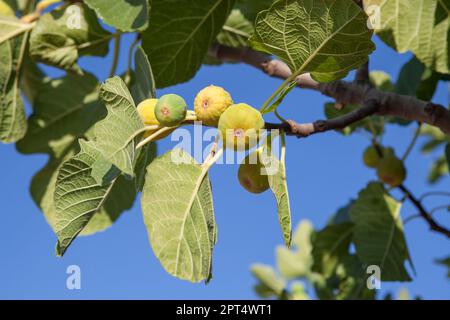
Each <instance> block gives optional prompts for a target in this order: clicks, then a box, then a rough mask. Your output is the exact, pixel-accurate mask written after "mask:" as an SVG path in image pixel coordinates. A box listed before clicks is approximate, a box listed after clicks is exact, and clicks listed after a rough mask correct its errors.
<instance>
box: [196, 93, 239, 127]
mask: <svg viewBox="0 0 450 320" xmlns="http://www.w3.org/2000/svg"><path fill="white" fill-rule="evenodd" d="M232 104H233V100H232V99H231V96H230V94H229V93H228V92H227V91H225V90H224V89H223V88H221V87H217V86H213V85H210V86H208V87H206V88H204V89H202V90H201V91H200V92H199V93H198V94H197V96H196V97H195V100H194V110H195V113H196V115H197V120H198V121H202V122H203V124H204V125H207V126H212V127H217V124H218V122H219V119H220V116H221V115H222V113H223V112H224V111H225V110H226V109H227V108H228V107H229V106H231V105H232Z"/></svg>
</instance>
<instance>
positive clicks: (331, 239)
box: [312, 223, 353, 277]
mask: <svg viewBox="0 0 450 320" xmlns="http://www.w3.org/2000/svg"><path fill="white" fill-rule="evenodd" d="M352 236H353V224H352V223H341V224H335V225H329V226H327V227H325V228H324V229H323V230H321V231H319V232H317V233H316V236H315V239H314V242H313V250H312V255H313V257H314V266H313V270H315V271H317V272H319V273H321V274H323V275H324V276H325V277H329V276H330V275H331V274H332V273H333V272H334V271H335V269H336V267H337V265H338V263H339V262H340V261H342V258H343V257H346V256H348V249H349V247H350V243H351V241H352Z"/></svg>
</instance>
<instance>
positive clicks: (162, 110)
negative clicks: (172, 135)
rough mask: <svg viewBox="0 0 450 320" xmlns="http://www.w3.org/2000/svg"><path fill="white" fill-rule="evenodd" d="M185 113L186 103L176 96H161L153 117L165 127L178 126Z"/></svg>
mask: <svg viewBox="0 0 450 320" xmlns="http://www.w3.org/2000/svg"><path fill="white" fill-rule="evenodd" d="M186 113H187V105H186V102H185V101H184V99H183V98H182V97H180V96H179V95H176V94H166V95H164V96H162V97H161V98H159V100H158V102H157V103H156V106H155V117H156V119H157V120H158V121H159V123H160V124H161V125H163V126H165V127H175V126H177V125H179V124H180V123H181V122H182V121H183V120H184V119H185V118H186Z"/></svg>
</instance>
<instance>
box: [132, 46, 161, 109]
mask: <svg viewBox="0 0 450 320" xmlns="http://www.w3.org/2000/svg"><path fill="white" fill-rule="evenodd" d="M134 75H135V79H134V85H133V87H132V88H131V95H132V96H133V99H134V101H135V102H136V104H138V103H140V102H141V101H143V100H145V99H150V98H156V87H155V79H154V77H153V71H152V67H151V66H150V62H149V61H148V58H147V55H146V54H145V51H144V50H143V49H142V47H141V46H138V47H137V49H136V53H135V55H134Z"/></svg>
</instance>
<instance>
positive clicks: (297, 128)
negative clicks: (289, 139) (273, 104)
mask: <svg viewBox="0 0 450 320" xmlns="http://www.w3.org/2000/svg"><path fill="white" fill-rule="evenodd" d="M378 108H379V105H378V102H377V101H376V100H368V101H366V102H365V103H364V105H363V106H362V107H361V108H358V109H356V110H354V111H352V112H350V113H347V114H346V115H344V116H341V117H338V118H334V119H329V120H318V121H315V122H311V123H301V124H300V123H296V122H295V121H293V120H287V121H286V122H285V123H281V124H276V123H266V129H268V130H270V129H280V130H283V131H284V132H286V134H287V135H291V136H297V137H298V138H304V137H308V136H310V135H312V134H315V133H319V132H326V131H330V130H341V129H343V128H345V127H347V126H349V125H351V124H352V123H355V122H358V121H360V120H362V119H364V118H366V117H368V116H371V115H373V114H375V113H376V112H377V111H378Z"/></svg>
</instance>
